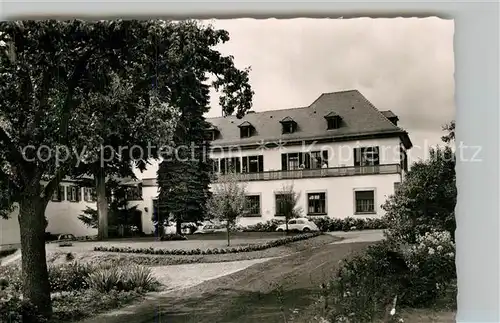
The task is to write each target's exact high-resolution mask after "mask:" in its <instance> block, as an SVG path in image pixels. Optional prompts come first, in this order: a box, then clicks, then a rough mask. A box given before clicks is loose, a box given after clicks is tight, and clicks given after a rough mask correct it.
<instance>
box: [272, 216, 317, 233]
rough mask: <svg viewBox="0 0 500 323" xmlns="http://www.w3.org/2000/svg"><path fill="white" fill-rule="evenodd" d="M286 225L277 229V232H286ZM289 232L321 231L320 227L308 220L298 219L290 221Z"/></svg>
mask: <svg viewBox="0 0 500 323" xmlns="http://www.w3.org/2000/svg"><path fill="white" fill-rule="evenodd" d="M285 230H286V224H281V225H279V226H278V227H277V228H276V231H285ZM288 231H300V232H309V231H319V228H318V226H317V225H316V224H315V223H314V222H312V221H310V220H309V219H307V218H296V219H291V220H289V221H288Z"/></svg>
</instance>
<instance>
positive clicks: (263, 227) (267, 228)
mask: <svg viewBox="0 0 500 323" xmlns="http://www.w3.org/2000/svg"><path fill="white" fill-rule="evenodd" d="M284 223H285V220H278V219H272V220H268V221H266V222H259V223H257V224H254V225H249V226H247V227H241V231H245V232H274V231H276V228H277V227H278V226H279V225H281V224H284Z"/></svg>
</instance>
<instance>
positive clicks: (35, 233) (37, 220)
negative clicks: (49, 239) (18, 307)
mask: <svg viewBox="0 0 500 323" xmlns="http://www.w3.org/2000/svg"><path fill="white" fill-rule="evenodd" d="M19 227H20V232H21V263H22V277H23V297H24V299H25V300H28V301H29V302H31V304H33V305H34V306H36V308H37V310H36V312H37V313H36V314H40V315H42V316H44V317H47V318H49V317H50V316H51V315H52V304H51V299H50V284H49V274H48V271H47V259H46V252H45V203H43V201H42V200H41V198H40V196H39V194H36V190H35V191H34V192H30V193H28V194H25V195H24V194H23V196H22V197H21V200H20V203H19ZM33 314H35V313H33ZM23 321H24V322H29V321H30V320H29V319H24V320H23Z"/></svg>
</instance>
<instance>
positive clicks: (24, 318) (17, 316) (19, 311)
mask: <svg viewBox="0 0 500 323" xmlns="http://www.w3.org/2000/svg"><path fill="white" fill-rule="evenodd" d="M36 312H37V311H36V307H34V306H33V305H32V304H31V303H29V302H28V301H24V300H22V299H21V294H20V293H19V292H16V291H12V290H8V289H7V290H0V322H9V323H22V322H39V323H43V322H46V320H44V319H43V318H42V317H37V316H34V314H33V313H36Z"/></svg>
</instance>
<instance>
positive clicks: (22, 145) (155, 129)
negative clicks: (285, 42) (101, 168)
mask: <svg viewBox="0 0 500 323" xmlns="http://www.w3.org/2000/svg"><path fill="white" fill-rule="evenodd" d="M228 39H229V36H228V33H227V32H226V31H224V30H215V29H214V28H212V27H210V26H208V27H205V26H201V25H200V24H198V23H196V22H192V21H185V22H175V23H174V22H168V21H160V20H147V21H138V20H111V21H93V22H89V21H81V20H71V21H56V20H38V21H10V22H2V23H1V24H0V46H1V50H0V91H1V93H2V98H1V99H0V166H1V167H0V180H2V181H4V182H6V183H7V187H8V190H7V191H6V192H7V193H2V195H0V199H1V201H2V206H3V207H4V209H5V207H7V208H8V207H10V206H12V205H13V203H14V202H18V203H19V209H20V210H19V211H20V212H19V223H20V229H21V249H22V255H23V256H22V266H23V281H24V284H23V294H24V297H25V299H26V300H28V301H30V302H32V303H33V304H34V305H35V306H36V308H37V310H38V311H40V312H41V313H42V314H43V315H45V316H50V314H51V305H50V286H49V283H48V274H47V265H46V255H45V244H44V229H45V219H44V212H45V208H46V206H47V203H48V202H49V200H50V197H51V195H52V193H53V191H54V189H55V188H56V187H57V186H58V185H59V182H60V181H61V180H62V179H63V178H64V177H65V176H78V175H79V174H80V173H85V172H88V169H86V167H83V166H82V163H83V164H84V165H92V164H95V163H96V162H97V161H101V162H102V160H100V159H99V158H100V154H101V152H102V150H101V148H102V145H106V144H109V143H111V145H112V146H116V145H119V144H122V145H124V146H129V147H130V145H134V144H138V145H139V146H141V145H143V143H144V142H147V141H150V140H152V141H156V142H155V144H156V145H157V146H159V145H161V144H162V143H164V142H169V141H170V139H171V138H172V132H173V131H172V130H173V129H174V128H175V123H176V122H174V121H175V120H176V118H177V115H178V113H177V111H180V110H181V109H186V108H189V107H190V108H195V107H206V106H207V101H206V100H205V99H206V97H207V92H208V85H206V84H204V83H203V82H201V83H200V82H199V80H207V79H206V76H205V74H206V73H207V72H208V73H210V72H211V74H213V75H214V76H215V78H214V82H213V83H212V86H214V87H215V88H216V89H217V90H219V91H220V92H221V94H222V95H221V97H220V104H221V106H222V107H223V111H225V113H227V114H232V113H236V114H237V115H238V116H241V115H243V114H244V112H245V111H246V110H248V109H249V107H250V106H251V96H252V91H251V89H250V86H249V85H248V82H247V80H248V72H247V71H246V70H242V71H241V70H238V69H236V68H234V64H233V59H232V57H230V56H228V57H224V56H222V55H221V54H220V53H219V52H217V51H216V50H214V49H213V46H215V45H217V44H219V43H221V42H225V41H227V40H228ZM124 129H125V131H124ZM144 130H147V131H144ZM136 132H137V133H139V134H140V137H138V136H136ZM140 139H142V140H140ZM136 141H139V142H138V143H137V142H136ZM126 162H128V161H127V159H126V158H125V163H122V162H118V163H112V162H109V164H108V165H109V167H110V168H111V169H113V167H116V168H117V169H121V168H122V167H124V168H127V167H128V166H127V165H126ZM141 163H142V165H144V164H145V160H140V164H141ZM124 165H125V166H124ZM106 171H110V169H107V170H106ZM111 171H115V170H111ZM42 179H43V180H45V181H46V182H47V184H46V185H45V186H41V185H40V182H41V180H42ZM4 186H5V185H4ZM6 195H7V196H6ZM4 196H6V197H7V198H6V199H5V198H4ZM3 201H7V202H6V203H4V202H3ZM4 204H5V205H4ZM4 213H5V212H4Z"/></svg>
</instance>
